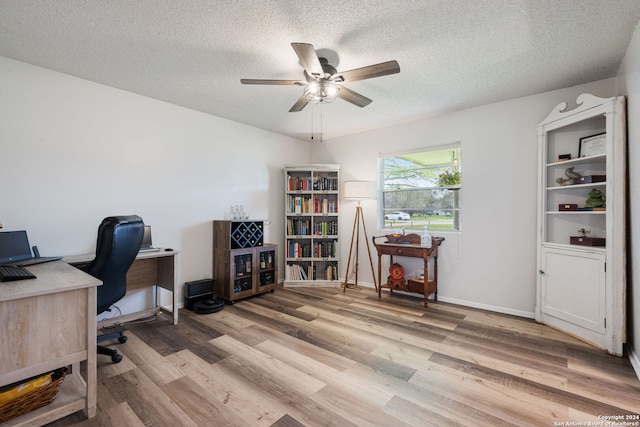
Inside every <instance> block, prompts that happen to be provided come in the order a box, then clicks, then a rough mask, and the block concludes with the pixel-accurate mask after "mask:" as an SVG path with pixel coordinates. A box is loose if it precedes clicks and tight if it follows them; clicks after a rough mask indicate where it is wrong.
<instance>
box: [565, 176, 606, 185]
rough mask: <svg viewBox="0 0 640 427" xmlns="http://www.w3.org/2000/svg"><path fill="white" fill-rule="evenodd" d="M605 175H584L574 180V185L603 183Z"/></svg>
mask: <svg viewBox="0 0 640 427" xmlns="http://www.w3.org/2000/svg"><path fill="white" fill-rule="evenodd" d="M606 180H607V176H606V175H586V176H580V177H578V178H576V179H575V181H574V182H573V183H574V184H595V183H596V182H605V181H606Z"/></svg>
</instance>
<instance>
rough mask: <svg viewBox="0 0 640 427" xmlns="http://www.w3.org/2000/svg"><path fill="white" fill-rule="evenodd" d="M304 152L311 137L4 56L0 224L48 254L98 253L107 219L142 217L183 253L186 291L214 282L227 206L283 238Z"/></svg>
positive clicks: (0, 71)
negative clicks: (218, 229) (292, 179)
mask: <svg viewBox="0 0 640 427" xmlns="http://www.w3.org/2000/svg"><path fill="white" fill-rule="evenodd" d="M308 159H309V143H308V142H305V141H300V140H296V139H292V138H288V137H284V136H281V135H276V134H273V133H270V132H266V131H262V130H259V129H256V128H253V127H249V126H246V125H242V124H238V123H235V122H231V121H228V120H224V119H220V118H216V117H213V116H210V115H206V114H202V113H198V112H195V111H192V110H188V109H185V108H182V107H178V106H175V105H171V104H167V103H164V102H160V101H157V100H153V99H149V98H145V97H142V96H138V95H135V94H132V93H128V92H124V91H121V90H117V89H113V88H110V87H106V86H102V85H99V84H95V83H91V82H88V81H85V80H82V79H78V78H75V77H71V76H68V75H64V74H60V73H56V72H53V71H49V70H45V69H42V68H38V67H34V66H30V65H27V64H24V63H21V62H16V61H13V60H9V59H7V58H3V57H0V194H2V202H0V203H1V204H0V223H2V224H4V230H5V231H7V230H19V229H26V230H28V234H29V237H30V239H31V244H36V245H38V247H39V249H40V252H41V254H42V255H74V254H83V253H90V252H93V251H94V249H95V239H96V232H97V228H98V225H99V224H100V221H101V220H102V219H103V218H104V217H106V216H109V215H121V214H134V213H135V214H138V215H140V216H142V218H143V219H144V220H145V222H146V223H147V224H150V225H151V226H152V228H153V238H154V244H156V245H159V246H164V247H171V248H174V249H176V250H179V251H181V255H180V282H179V286H180V292H181V291H182V289H181V288H182V284H183V283H184V282H185V281H191V280H198V279H203V278H207V277H211V273H212V271H211V270H212V267H211V264H212V262H211V257H212V247H211V246H212V237H211V231H212V225H211V221H212V220H213V219H224V218H225V214H227V213H228V212H229V210H230V206H231V205H235V204H242V205H244V206H245V208H246V209H247V210H248V211H249V213H250V214H251V216H252V217H253V218H266V219H271V220H273V223H272V224H271V225H270V226H269V227H267V228H266V238H267V240H268V241H273V242H275V243H281V240H282V235H283V221H282V217H283V215H284V196H283V194H282V188H283V184H282V182H283V174H282V166H283V165H284V164H285V163H305V162H308ZM180 301H182V297H181V299H180Z"/></svg>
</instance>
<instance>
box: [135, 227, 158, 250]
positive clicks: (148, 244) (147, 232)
mask: <svg viewBox="0 0 640 427" xmlns="http://www.w3.org/2000/svg"><path fill="white" fill-rule="evenodd" d="M159 250H160V248H154V247H153V243H152V241H151V226H150V225H145V226H144V237H142V245H141V246H140V252H156V251H159Z"/></svg>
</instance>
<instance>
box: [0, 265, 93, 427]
mask: <svg viewBox="0 0 640 427" xmlns="http://www.w3.org/2000/svg"><path fill="white" fill-rule="evenodd" d="M28 270H29V271H31V272H32V273H33V274H35V275H36V276H37V278H36V279H29V280H19V281H15V282H3V283H0V342H1V343H2V344H1V345H0V386H4V385H7V384H11V383H14V382H17V381H20V380H23V379H26V378H30V377H32V376H35V375H40V374H43V373H46V372H50V371H53V370H55V369H57V368H61V367H63V366H69V365H71V366H72V373H71V374H68V375H67V376H66V377H65V379H64V381H63V383H62V387H61V388H60V392H59V393H58V397H57V398H56V400H54V401H53V403H51V404H49V405H47V406H44V407H42V408H40V409H37V410H35V411H32V412H29V413H27V414H24V415H22V416H20V417H17V418H14V419H12V420H9V421H7V422H6V423H4V424H3V426H5V425H6V426H14V425H43V424H47V423H50V422H52V421H54V420H57V419H59V418H62V417H65V416H67V415H69V414H72V413H74V412H76V411H80V410H83V411H84V412H85V414H86V415H87V417H88V418H92V417H94V416H95V414H96V287H97V286H100V285H101V284H102V282H101V281H99V280H98V279H96V278H94V277H92V276H90V275H88V274H86V273H84V272H82V271H80V270H78V269H76V268H74V267H72V266H70V265H68V264H66V263H64V262H62V261H54V262H49V263H45V264H39V265H31V266H29V267H28ZM83 361H86V362H87V370H86V377H84V378H83V377H82V376H81V374H80V362H83Z"/></svg>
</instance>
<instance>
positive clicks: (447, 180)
mask: <svg viewBox="0 0 640 427" xmlns="http://www.w3.org/2000/svg"><path fill="white" fill-rule="evenodd" d="M460 180H461V175H460V171H450V170H448V171H445V172H443V173H441V174H440V175H438V187H452V186H456V185H460Z"/></svg>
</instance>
